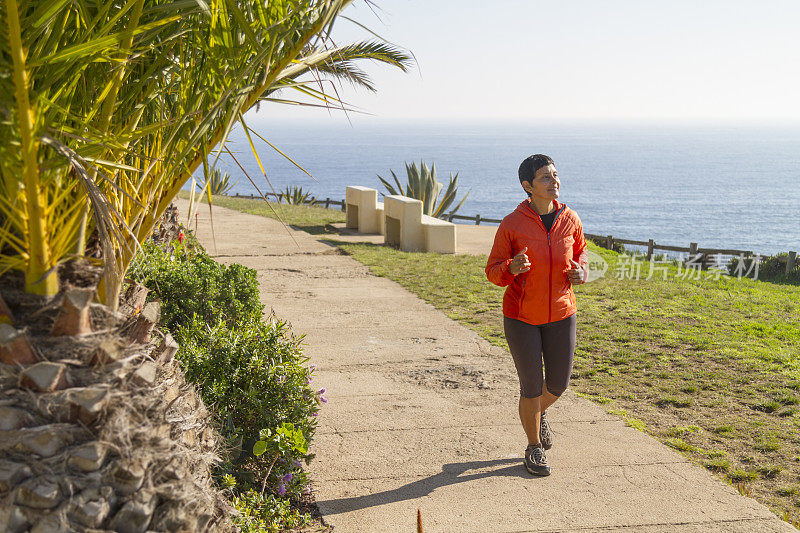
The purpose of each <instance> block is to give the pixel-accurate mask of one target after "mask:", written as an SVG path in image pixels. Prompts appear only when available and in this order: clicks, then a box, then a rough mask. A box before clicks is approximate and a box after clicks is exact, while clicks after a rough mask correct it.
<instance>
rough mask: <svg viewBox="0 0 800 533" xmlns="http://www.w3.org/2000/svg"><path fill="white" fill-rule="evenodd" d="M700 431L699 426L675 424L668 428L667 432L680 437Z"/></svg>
mask: <svg viewBox="0 0 800 533" xmlns="http://www.w3.org/2000/svg"><path fill="white" fill-rule="evenodd" d="M698 431H700V426H677V427H674V428H672V429H670V430H669V432H668V434H669V435H670V436H671V437H682V436H684V435H691V434H693V433H697V432H698Z"/></svg>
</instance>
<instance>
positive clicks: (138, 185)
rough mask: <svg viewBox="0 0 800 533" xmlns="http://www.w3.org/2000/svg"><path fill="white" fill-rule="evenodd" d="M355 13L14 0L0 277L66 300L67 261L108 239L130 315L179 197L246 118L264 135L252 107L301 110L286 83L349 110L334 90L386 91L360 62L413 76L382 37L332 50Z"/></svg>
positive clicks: (1, 140) (321, 7)
mask: <svg viewBox="0 0 800 533" xmlns="http://www.w3.org/2000/svg"><path fill="white" fill-rule="evenodd" d="M348 4H350V1H349V0H270V1H269V2H264V1H263V0H176V1H172V2H163V1H162V0H119V1H111V0H91V1H90V0H70V1H63V0H4V1H3V2H0V21H2V23H0V274H1V273H3V272H5V271H7V270H8V269H17V270H20V271H22V272H23V273H24V274H25V283H26V290H28V291H30V292H35V293H38V294H44V295H52V294H55V293H56V292H57V290H58V288H59V287H58V281H57V278H56V267H57V266H58V265H59V264H60V263H62V262H64V261H66V260H68V259H70V258H73V257H80V256H82V255H83V253H84V247H85V244H86V242H87V240H88V239H89V237H90V236H91V235H92V234H93V233H97V234H98V236H99V237H100V241H101V243H102V246H103V258H102V261H103V264H104V267H105V276H104V278H103V281H102V282H101V285H100V287H99V292H100V296H101V298H102V299H103V301H104V302H105V303H106V304H108V305H111V306H112V307H115V306H116V303H117V295H118V293H119V290H120V288H121V285H122V280H123V279H124V275H125V272H126V270H127V268H128V265H129V264H130V262H131V260H132V258H133V256H134V255H135V253H136V250H137V248H138V246H139V244H140V243H141V242H143V241H144V240H145V239H146V238H147V236H148V235H149V234H150V232H151V230H152V228H153V225H154V224H155V223H156V221H157V220H158V219H159V217H160V216H161V214H162V213H163V212H164V210H165V209H166V208H167V206H169V204H170V203H171V202H172V200H173V199H174V198H175V196H176V195H177V193H178V191H180V190H181V188H182V187H183V186H184V185H185V184H186V182H187V180H189V179H190V178H191V176H192V175H193V173H194V172H195V171H196V170H197V169H198V168H199V167H200V166H201V165H207V162H208V160H209V157H210V156H211V154H212V153H213V151H214V150H215V149H216V150H218V151H220V150H221V147H224V145H225V141H226V140H227V138H228V135H229V133H230V131H231V129H232V127H233V126H234V125H235V124H236V123H237V122H240V123H241V124H242V125H243V126H244V130H245V132H246V133H247V137H248V139H250V133H249V132H250V130H248V129H247V126H246V124H244V120H243V116H244V113H245V112H246V111H247V110H248V109H250V108H252V107H254V106H255V105H257V104H258V103H260V102H262V101H265V100H267V101H286V99H285V98H278V97H277V91H280V90H282V89H286V90H297V91H300V93H302V94H303V95H305V96H307V97H311V98H313V99H317V100H318V101H319V102H321V103H320V104H318V105H334V104H335V105H339V104H341V102H340V101H339V100H338V99H336V98H334V97H332V96H330V95H327V94H325V93H323V92H322V91H321V90H320V89H319V87H320V86H321V84H319V80H320V78H322V77H325V76H328V77H333V78H338V79H347V80H350V81H352V82H354V83H358V84H361V85H363V86H365V87H367V88H371V85H370V83H369V81H368V79H367V78H366V77H365V76H364V74H363V73H362V72H361V71H360V70H357V69H355V68H354V67H353V61H356V60H359V59H370V60H375V61H379V62H384V63H388V64H391V65H395V66H398V67H400V68H401V69H404V70H405V68H406V65H407V64H408V62H409V57H408V56H407V55H405V54H404V53H402V52H400V51H398V50H396V49H394V48H392V47H390V46H388V45H385V44H383V43H373V42H367V43H357V44H354V45H349V46H342V47H337V46H334V45H332V44H331V43H330V40H329V37H328V36H329V32H330V30H331V28H332V25H333V23H334V21H335V20H336V18H337V17H338V16H339V14H340V13H341V11H342V10H343V9H344V8H345V7H346V6H347V5H348ZM306 74H308V75H309V76H308V77H304V75H306ZM309 77H310V79H308V78H309ZM332 103H333V104H332ZM341 105H343V104H341ZM251 146H252V142H251ZM259 162H260V160H259ZM204 170H206V171H207V169H204Z"/></svg>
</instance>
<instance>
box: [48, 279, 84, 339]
mask: <svg viewBox="0 0 800 533" xmlns="http://www.w3.org/2000/svg"><path fill="white" fill-rule="evenodd" d="M92 298H94V289H92V288H80V287H75V288H71V289H68V290H67V291H65V293H64V299H63V300H62V302H61V310H60V311H59V313H58V318H56V323H55V324H54V325H53V329H52V331H51V332H50V334H51V335H53V336H59V335H86V334H88V333H91V332H92V325H91V322H90V320H89V305H90V304H91V303H92Z"/></svg>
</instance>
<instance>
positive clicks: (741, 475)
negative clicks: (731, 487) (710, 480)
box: [728, 468, 758, 484]
mask: <svg viewBox="0 0 800 533" xmlns="http://www.w3.org/2000/svg"><path fill="white" fill-rule="evenodd" d="M757 478H758V474H757V473H756V472H753V471H752V470H742V469H741V468H737V469H736V470H734V471H733V472H730V473H729V474H728V479H729V480H730V482H731V483H734V484H736V483H741V484H744V483H749V482H751V481H755V480H756V479H757Z"/></svg>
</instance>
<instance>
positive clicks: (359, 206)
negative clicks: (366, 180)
mask: <svg viewBox="0 0 800 533" xmlns="http://www.w3.org/2000/svg"><path fill="white" fill-rule="evenodd" d="M345 203H346V204H347V208H346V210H347V227H348V228H350V229H358V231H359V232H360V233H382V232H381V228H382V226H383V204H380V203H378V191H377V190H375V189H370V188H369V187H361V186H353V185H351V186H348V187H347V191H346V194H345Z"/></svg>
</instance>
